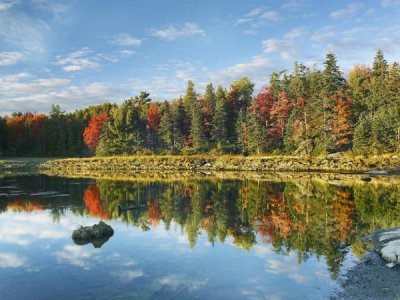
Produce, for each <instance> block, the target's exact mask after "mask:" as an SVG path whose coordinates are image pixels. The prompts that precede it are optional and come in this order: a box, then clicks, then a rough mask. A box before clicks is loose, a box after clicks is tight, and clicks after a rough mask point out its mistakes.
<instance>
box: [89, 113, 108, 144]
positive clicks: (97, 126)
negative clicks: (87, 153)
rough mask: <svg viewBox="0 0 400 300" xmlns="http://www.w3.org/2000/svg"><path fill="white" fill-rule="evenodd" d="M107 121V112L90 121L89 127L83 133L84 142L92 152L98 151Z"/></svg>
mask: <svg viewBox="0 0 400 300" xmlns="http://www.w3.org/2000/svg"><path fill="white" fill-rule="evenodd" d="M107 120H108V114H107V113H105V112H102V113H100V114H98V115H97V116H93V117H92V118H91V119H90V121H89V124H88V126H87V127H86V128H85V130H84V131H83V141H84V143H85V144H86V146H88V148H89V149H90V150H92V151H96V148H97V145H98V144H99V140H100V135H101V132H102V130H103V127H104V124H105V123H106V122H107Z"/></svg>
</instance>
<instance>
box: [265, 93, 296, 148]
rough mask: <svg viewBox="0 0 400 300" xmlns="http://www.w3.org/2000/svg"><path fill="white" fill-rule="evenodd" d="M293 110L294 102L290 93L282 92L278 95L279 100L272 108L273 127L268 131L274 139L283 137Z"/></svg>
mask: <svg viewBox="0 0 400 300" xmlns="http://www.w3.org/2000/svg"><path fill="white" fill-rule="evenodd" d="M291 110H292V104H291V102H290V100H289V97H288V95H287V94H286V93H285V92H281V93H280V94H279V96H278V101H277V102H275V103H274V105H273V106H272V109H271V120H272V127H271V128H270V129H269V130H268V133H269V135H270V136H271V137H272V139H273V140H274V141H277V140H281V139H282V138H283V133H284V130H285V126H286V123H287V120H288V119H289V116H290V112H291Z"/></svg>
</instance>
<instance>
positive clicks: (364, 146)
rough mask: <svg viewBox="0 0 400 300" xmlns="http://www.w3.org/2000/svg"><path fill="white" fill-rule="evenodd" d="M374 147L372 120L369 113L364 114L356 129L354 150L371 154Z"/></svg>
mask: <svg viewBox="0 0 400 300" xmlns="http://www.w3.org/2000/svg"><path fill="white" fill-rule="evenodd" d="M371 147H372V122H371V120H370V116H369V115H362V116H361V117H360V119H359V121H358V123H357V126H356V128H355V130H354V139H353V151H354V152H355V153H356V154H369V153H371Z"/></svg>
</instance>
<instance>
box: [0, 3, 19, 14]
mask: <svg viewBox="0 0 400 300" xmlns="http://www.w3.org/2000/svg"><path fill="white" fill-rule="evenodd" d="M15 4H17V1H0V12H2V11H6V10H8V9H10V8H11V7H13V6H14V5H15Z"/></svg>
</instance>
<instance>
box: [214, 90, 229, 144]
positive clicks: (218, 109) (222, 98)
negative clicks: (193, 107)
mask: <svg viewBox="0 0 400 300" xmlns="http://www.w3.org/2000/svg"><path fill="white" fill-rule="evenodd" d="M227 117H228V114H227V111H226V94H225V91H224V89H223V88H222V87H221V86H219V87H218V89H217V93H216V104H215V112H214V119H213V127H212V131H211V136H212V141H213V143H214V145H215V147H216V149H217V150H218V151H225V150H226V149H225V148H226V146H227V144H228V137H227V133H228V128H227Z"/></svg>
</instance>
